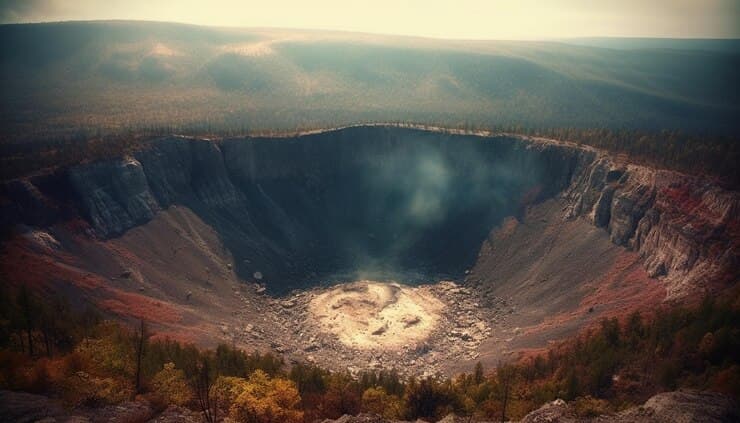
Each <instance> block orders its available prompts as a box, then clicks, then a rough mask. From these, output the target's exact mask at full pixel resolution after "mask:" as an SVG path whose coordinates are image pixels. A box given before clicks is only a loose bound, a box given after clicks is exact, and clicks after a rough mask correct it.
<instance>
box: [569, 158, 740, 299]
mask: <svg viewBox="0 0 740 423" xmlns="http://www.w3.org/2000/svg"><path fill="white" fill-rule="evenodd" d="M564 197H565V198H566V199H567V200H568V201H569V203H570V208H569V210H568V216H569V217H570V218H575V217H579V216H580V217H583V218H586V219H588V220H589V221H591V222H593V224H594V225H595V226H598V227H602V228H604V229H605V230H606V231H608V233H609V236H610V239H611V241H612V242H613V243H615V244H617V245H621V246H624V247H625V248H628V249H630V250H634V251H636V252H638V253H639V254H640V256H641V257H642V258H643V260H644V264H645V267H646V268H647V270H648V273H649V274H650V276H652V277H661V278H664V282H665V287H666V289H667V296H668V298H678V297H684V296H686V295H687V294H689V293H691V292H693V291H696V290H697V289H698V290H709V291H711V290H712V289H713V288H717V287H721V286H725V285H727V284H729V283H733V282H736V281H737V278H738V265H739V262H738V251H739V250H738V244H739V241H738V240H739V239H740V230H739V229H740V217H739V216H740V195H738V193H736V192H730V191H726V190H723V189H721V188H720V187H718V186H716V185H714V184H712V183H711V182H709V181H707V180H702V179H701V178H698V177H691V176H686V175H682V174H679V173H676V172H671V171H666V170H657V169H652V168H649V167H645V166H637V165H631V164H624V163H618V162H617V161H616V160H614V159H613V158H612V157H609V156H607V155H603V154H602V155H601V156H600V157H599V158H597V159H596V160H594V161H593V162H592V163H591V164H590V165H589V166H587V167H586V168H585V169H584V170H583V172H581V173H580V174H578V175H577V176H576V177H575V178H574V181H573V183H572V184H571V186H570V187H569V188H568V189H567V190H566V191H565V192H564Z"/></svg>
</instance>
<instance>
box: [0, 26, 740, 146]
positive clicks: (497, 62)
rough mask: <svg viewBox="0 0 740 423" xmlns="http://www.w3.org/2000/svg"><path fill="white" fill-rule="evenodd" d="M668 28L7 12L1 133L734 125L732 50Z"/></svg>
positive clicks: (9, 136)
mask: <svg viewBox="0 0 740 423" xmlns="http://www.w3.org/2000/svg"><path fill="white" fill-rule="evenodd" d="M662 42H663V43H668V44H671V43H678V44H681V45H683V44H685V43H690V44H692V46H693V47H692V48H690V49H680V48H629V49H615V48H612V47H614V45H615V44H619V43H622V41H619V40H615V39H610V41H609V42H600V43H593V42H591V43H585V44H597V45H598V46H592V45H574V44H569V43H566V42H525V41H452V40H436V39H425V38H411V37H396V36H380V35H369V34H357V33H342V32H321V31H299V30H278V29H270V30H267V29H234V28H209V27H200V26H193V25H183V24H171V23H153V22H126V21H111V22H67V23H48V24H19V25H2V26H0V43H1V44H2V47H1V48H0V91H2V100H1V101H0V127H1V128H2V129H1V132H0V136H2V138H3V139H4V140H14V139H23V138H43V137H53V136H57V135H61V134H71V133H75V132H76V131H79V130H80V129H89V130H95V131H98V130H102V131H114V132H115V131H120V130H123V129H140V128H146V127H153V126H159V127H162V126H166V127H168V128H171V129H172V130H183V131H184V130H187V128H193V127H198V128H207V129H212V130H214V131H232V132H244V131H245V130H256V129H279V130H292V129H295V128H306V127H322V126H332V125H341V124H347V123H354V122H359V121H398V120H404V121H415V122H434V123H437V124H442V125H462V124H466V123H467V124H470V125H486V126H490V125H522V126H528V127H606V128H642V129H682V130H699V131H708V132H714V133H725V134H727V133H736V131H737V129H738V126H739V125H740V124H738V123H737V122H738V121H740V119H738V117H739V116H740V106H739V105H740V101H739V100H740V98H739V97H740V89H738V86H737V85H738V83H737V75H736V71H737V69H739V68H740V66H739V65H740V54H738V51H737V49H735V48H714V47H712V46H714V44H713V43H711V42H705V41H701V40H699V41H696V42H692V41H690V40H689V41H686V40H680V41H679V40H674V41H670V40H666V41H662ZM623 43H635V40H626V41H624V42H623ZM728 43H730V44H733V43H734V44H733V45H737V42H735V41H730V42H728ZM648 44H649V43H648ZM705 45H706V46H708V47H703V46H705ZM605 47H609V48H605Z"/></svg>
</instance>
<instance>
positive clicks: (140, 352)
mask: <svg viewBox="0 0 740 423" xmlns="http://www.w3.org/2000/svg"><path fill="white" fill-rule="evenodd" d="M144 329H145V328H144V320H143V319H142V320H141V321H140V326H139V331H138V332H139V333H138V335H139V336H138V339H137V346H136V389H135V391H134V392H135V393H136V394H139V393H141V359H142V357H143V356H144V339H145V338H144Z"/></svg>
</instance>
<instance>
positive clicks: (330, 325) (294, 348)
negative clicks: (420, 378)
mask: <svg viewBox="0 0 740 423" xmlns="http://www.w3.org/2000/svg"><path fill="white" fill-rule="evenodd" d="M493 313H494V311H491V310H490V309H487V308H484V307H481V306H480V305H479V304H478V302H477V301H476V296H475V295H474V294H473V291H471V290H469V289H468V288H466V287H463V286H460V285H457V284H456V283H454V282H449V281H444V282H439V283H435V284H429V285H419V286H413V287H412V286H407V285H401V284H398V283H396V282H376V281H356V282H351V283H346V284H339V285H334V286H331V287H324V288H313V289H310V290H306V291H300V292H295V293H294V294H292V295H289V296H287V297H284V298H268V299H267V302H266V304H265V306H264V309H263V310H262V315H263V318H262V321H257V322H253V323H248V324H246V325H245V327H244V329H243V330H242V332H241V335H240V336H239V338H240V340H242V341H245V342H250V341H256V340H264V341H268V342H269V345H270V347H271V348H272V349H274V350H275V351H277V352H278V353H281V354H283V355H284V356H285V357H286V358H287V359H288V360H291V361H303V362H310V363H315V364H318V365H320V366H322V367H325V368H329V369H333V370H337V371H345V370H347V371H349V372H350V373H353V374H356V373H358V372H360V371H363V370H381V369H385V370H388V369H395V370H396V371H398V373H399V374H400V375H402V376H411V375H426V376H428V375H441V374H443V372H444V367H445V365H446V364H448V363H450V362H456V361H460V360H475V359H476V358H477V357H478V354H479V353H478V347H479V346H480V344H481V342H482V341H483V340H485V339H486V338H488V337H489V336H490V335H491V328H490V326H489V324H488V323H487V322H492V321H495V320H496V316H493Z"/></svg>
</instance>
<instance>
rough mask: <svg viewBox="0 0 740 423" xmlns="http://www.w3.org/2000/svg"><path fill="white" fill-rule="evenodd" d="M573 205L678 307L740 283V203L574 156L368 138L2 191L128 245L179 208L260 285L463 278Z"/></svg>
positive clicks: (714, 191)
mask: <svg viewBox="0 0 740 423" xmlns="http://www.w3.org/2000/svg"><path fill="white" fill-rule="evenodd" d="M557 196H560V197H563V198H565V199H566V200H567V204H568V208H567V210H565V212H564V218H584V219H588V220H589V221H590V222H592V223H593V224H594V225H595V226H597V227H602V228H604V230H606V231H608V233H609V236H610V238H611V240H612V242H614V243H615V244H618V245H622V246H624V247H625V248H630V249H633V250H635V251H638V252H639V253H640V255H641V256H642V257H643V258H644V260H645V265H646V266H647V268H648V270H649V271H650V273H651V275H652V276H655V277H662V278H665V279H666V281H667V283H669V284H670V288H669V295H670V296H675V297H680V296H683V295H686V294H687V293H689V292H691V291H692V289H693V288H696V287H698V288H700V289H713V287H715V286H718V284H719V285H722V284H727V283H733V282H734V281H736V279H737V276H738V275H737V269H738V254H737V252H738V249H737V244H738V239H739V238H740V233H739V232H738V228H739V227H740V224H738V211H739V210H740V200H739V198H740V197H739V196H738V193H736V192H730V191H725V190H723V189H721V188H719V187H717V186H716V185H714V184H712V183H711V182H710V181H706V180H703V179H701V178H697V177H690V176H686V175H681V174H678V173H675V172H669V171H663V170H655V169H651V168H649V167H644V166H636V165H631V164H628V163H622V162H619V161H617V160H615V159H614V158H612V157H610V156H609V155H606V154H604V153H601V152H598V151H595V150H592V149H588V148H581V147H577V146H574V145H571V144H566V143H557V142H553V141H548V140H541V139H530V138H523V137H514V136H481V135H473V134H451V133H447V132H444V131H425V130H419V129H410V128H399V127H383V126H367V127H353V128H345V129H340V130H334V131H327V132H322V133H316V134H310V135H301V136H295V137H288V138H239V139H224V140H218V141H209V140H200V139H192V138H185V137H167V138H164V139H161V140H157V141H155V142H153V143H152V144H151V145H150V146H149V147H148V148H146V149H144V150H141V151H138V152H136V153H134V154H133V155H132V156H130V157H125V158H121V159H119V160H112V161H105V162H97V163H91V164H83V165H80V166H76V167H73V168H69V169H61V170H57V171H55V172H54V173H49V174H45V175H40V176H35V177H30V178H25V179H22V180H14V181H10V182H7V183H5V184H4V185H3V186H2V193H1V194H0V197H2V199H3V202H2V203H0V210H1V213H0V216H2V220H3V221H2V224H3V227H4V228H9V227H11V226H13V225H17V224H25V225H31V226H48V225H51V224H54V223H57V222H59V221H65V220H69V219H74V218H75V217H76V216H81V217H83V218H84V220H85V221H87V222H88V223H89V228H90V235H91V236H97V237H100V238H109V237H116V236H119V235H120V234H122V233H124V232H125V231H127V230H128V229H131V228H133V227H135V226H137V225H140V224H142V223H145V222H147V221H149V220H150V219H152V217H153V216H154V215H155V214H156V213H157V212H158V211H160V210H163V209H166V208H168V207H170V206H173V205H184V206H186V207H189V208H190V209H192V210H193V211H194V212H195V213H196V214H198V216H200V217H201V218H202V219H203V220H204V221H205V222H207V223H208V224H210V225H211V226H212V227H213V228H214V229H216V230H217V231H218V233H219V234H220V236H221V238H222V239H223V242H224V244H225V245H226V247H227V248H229V250H230V251H231V253H232V254H233V255H234V258H235V266H236V270H237V273H238V274H239V275H240V276H241V277H242V278H243V279H246V280H254V279H259V276H262V277H263V278H264V281H265V282H266V284H267V286H268V287H269V288H270V289H273V290H275V291H277V292H284V291H287V290H289V289H291V288H297V287H302V286H307V285H310V284H312V283H314V282H317V281H328V280H330V279H332V278H334V279H339V280H341V279H345V280H346V279H349V278H374V279H383V278H397V279H401V280H403V281H405V282H413V281H420V282H422V281H423V282H428V281H430V280H434V279H437V280H438V279H445V278H449V279H456V278H460V277H462V275H463V274H464V272H465V270H466V269H468V268H470V267H471V266H472V265H473V264H474V262H475V260H476V256H477V253H478V249H479V247H480V244H481V242H482V240H483V239H485V237H486V236H487V235H488V232H489V231H490V230H491V229H492V228H494V227H495V226H496V225H498V224H499V223H500V222H501V220H502V219H503V218H504V217H506V216H512V215H513V216H517V217H519V218H523V217H524V215H525V210H526V207H527V206H528V205H530V204H533V203H536V202H539V201H542V200H544V199H548V198H553V197H557Z"/></svg>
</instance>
